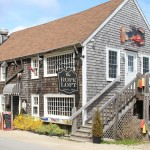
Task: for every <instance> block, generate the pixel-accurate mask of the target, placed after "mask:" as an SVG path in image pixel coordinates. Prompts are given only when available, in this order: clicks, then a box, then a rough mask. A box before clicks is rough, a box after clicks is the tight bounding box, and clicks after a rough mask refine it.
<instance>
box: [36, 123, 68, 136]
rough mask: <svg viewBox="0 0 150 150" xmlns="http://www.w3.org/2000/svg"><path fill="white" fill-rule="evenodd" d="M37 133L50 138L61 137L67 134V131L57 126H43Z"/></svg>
mask: <svg viewBox="0 0 150 150" xmlns="http://www.w3.org/2000/svg"><path fill="white" fill-rule="evenodd" d="M35 132H36V133H39V134H44V135H50V136H54V135H55V136H61V135H64V134H65V133H66V132H65V130H62V129H60V127H59V126H58V125H56V124H48V125H41V126H39V127H38V128H37V129H36V130H35Z"/></svg>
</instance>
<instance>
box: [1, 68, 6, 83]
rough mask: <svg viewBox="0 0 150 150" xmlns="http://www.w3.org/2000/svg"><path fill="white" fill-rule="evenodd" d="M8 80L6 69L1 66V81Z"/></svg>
mask: <svg viewBox="0 0 150 150" xmlns="http://www.w3.org/2000/svg"><path fill="white" fill-rule="evenodd" d="M5 79H6V67H3V66H1V81H5Z"/></svg>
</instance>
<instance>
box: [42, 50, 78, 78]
mask: <svg viewBox="0 0 150 150" xmlns="http://www.w3.org/2000/svg"><path fill="white" fill-rule="evenodd" d="M73 52H74V51H73V50H68V51H64V52H55V53H52V54H48V55H44V77H53V76H57V73H56V74H47V58H50V57H55V56H61V55H67V54H72V53H73ZM73 71H75V54H74V53H73Z"/></svg>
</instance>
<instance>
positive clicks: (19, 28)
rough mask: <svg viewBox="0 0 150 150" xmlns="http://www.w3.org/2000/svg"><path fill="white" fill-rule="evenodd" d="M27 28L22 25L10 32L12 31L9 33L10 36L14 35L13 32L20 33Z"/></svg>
mask: <svg viewBox="0 0 150 150" xmlns="http://www.w3.org/2000/svg"><path fill="white" fill-rule="evenodd" d="M26 28H27V27H25V26H22V25H20V26H17V27H15V28H14V29H12V30H10V31H9V34H11V33H13V32H16V31H20V30H23V29H26Z"/></svg>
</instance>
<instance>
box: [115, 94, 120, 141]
mask: <svg viewBox="0 0 150 150" xmlns="http://www.w3.org/2000/svg"><path fill="white" fill-rule="evenodd" d="M116 97H117V98H116V100H115V114H116V115H115V122H114V139H115V140H117V128H118V120H119V99H120V94H119V92H116Z"/></svg>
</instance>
